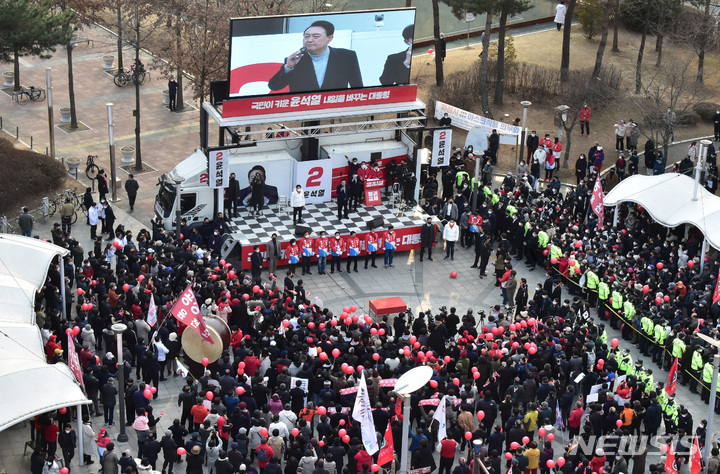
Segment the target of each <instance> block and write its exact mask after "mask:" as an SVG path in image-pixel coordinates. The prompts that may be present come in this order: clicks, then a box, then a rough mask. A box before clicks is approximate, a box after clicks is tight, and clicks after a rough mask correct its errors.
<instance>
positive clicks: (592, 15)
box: [565, 0, 603, 40]
mask: <svg viewBox="0 0 720 474" xmlns="http://www.w3.org/2000/svg"><path fill="white" fill-rule="evenodd" d="M600 1H601V0H578V1H577V11H578V20H579V21H580V27H581V28H582V32H583V35H585V37H586V38H587V39H589V40H591V39H593V38H594V37H595V36H597V34H598V33H599V32H600V29H601V28H602V23H603V9H602V6H601V5H600ZM568 17H570V15H568V14H566V15H565V24H566V25H567V22H568ZM570 21H571V22H572V18H571V20H570ZM571 24H572V23H571Z"/></svg>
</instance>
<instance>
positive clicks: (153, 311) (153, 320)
mask: <svg viewBox="0 0 720 474" xmlns="http://www.w3.org/2000/svg"><path fill="white" fill-rule="evenodd" d="M147 323H148V324H149V325H150V327H153V326H155V325H156V324H157V308H156V307H155V298H153V297H152V295H150V307H149V308H148V317H147Z"/></svg>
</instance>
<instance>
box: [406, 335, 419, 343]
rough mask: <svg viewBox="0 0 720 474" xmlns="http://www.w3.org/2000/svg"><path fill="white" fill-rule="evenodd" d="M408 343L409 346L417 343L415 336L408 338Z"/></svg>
mask: <svg viewBox="0 0 720 474" xmlns="http://www.w3.org/2000/svg"><path fill="white" fill-rule="evenodd" d="M408 341H409V342H410V344H415V342H416V341H417V337H415V336H410V338H409V339H408Z"/></svg>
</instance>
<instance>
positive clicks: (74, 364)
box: [68, 334, 85, 388]
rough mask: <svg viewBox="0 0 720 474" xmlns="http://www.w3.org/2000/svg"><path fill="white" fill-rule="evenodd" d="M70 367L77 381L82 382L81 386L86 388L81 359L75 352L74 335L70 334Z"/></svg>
mask: <svg viewBox="0 0 720 474" xmlns="http://www.w3.org/2000/svg"><path fill="white" fill-rule="evenodd" d="M68 367H70V371H71V372H72V373H73V375H74V376H75V378H76V379H77V381H78V382H80V386H81V387H82V388H85V384H84V383H83V372H82V367H80V359H78V355H77V352H75V342H74V341H73V336H72V334H68Z"/></svg>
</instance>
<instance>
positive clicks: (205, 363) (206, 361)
mask: <svg viewBox="0 0 720 474" xmlns="http://www.w3.org/2000/svg"><path fill="white" fill-rule="evenodd" d="M208 364H210V359H208V358H207V357H203V358H202V365H203V366H204V367H207V366H208Z"/></svg>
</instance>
